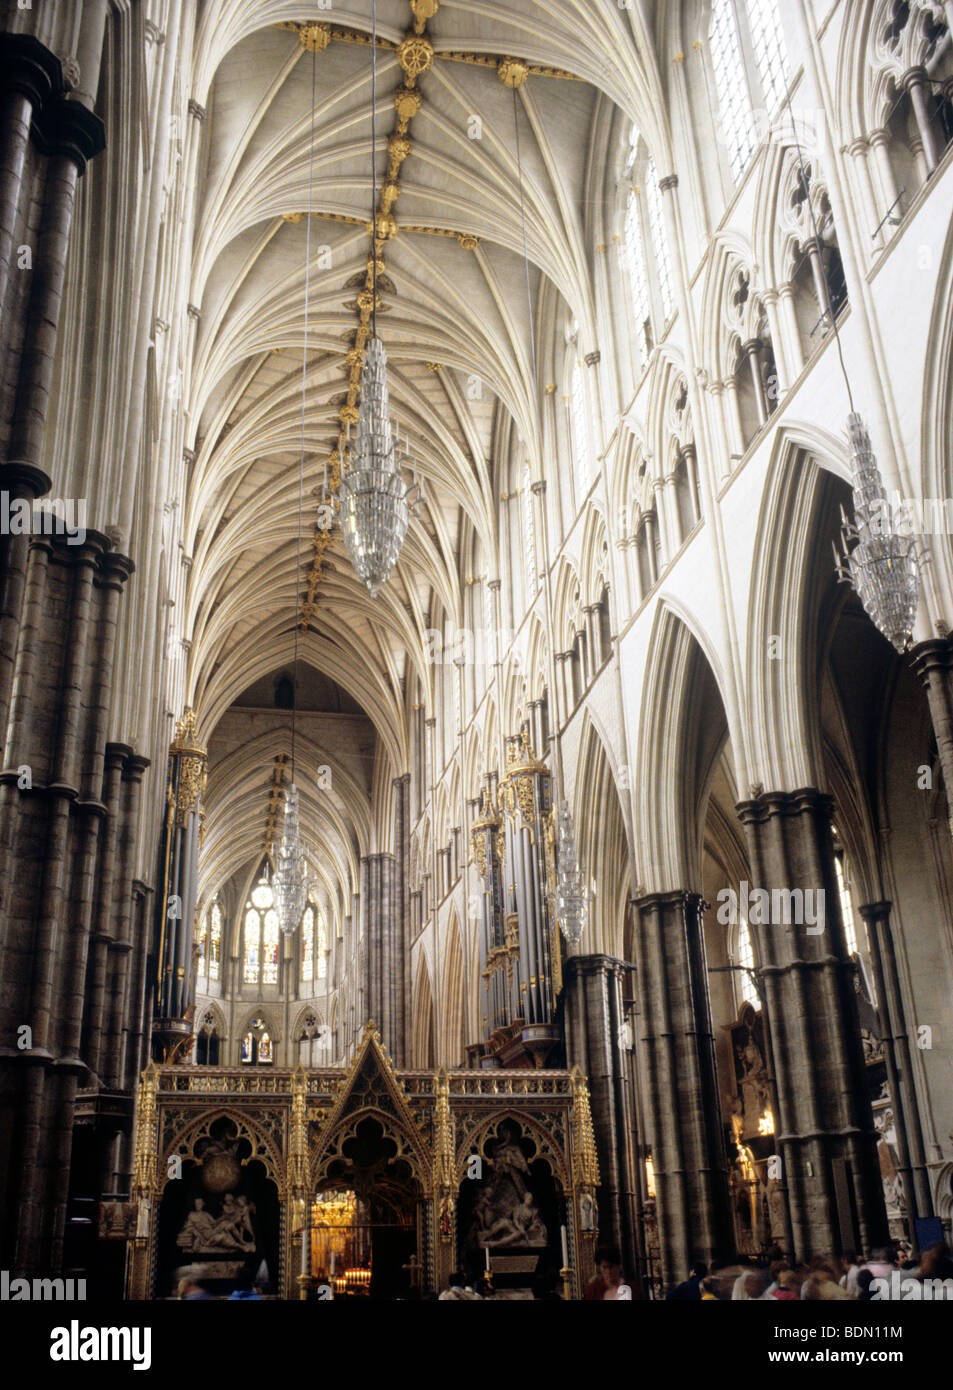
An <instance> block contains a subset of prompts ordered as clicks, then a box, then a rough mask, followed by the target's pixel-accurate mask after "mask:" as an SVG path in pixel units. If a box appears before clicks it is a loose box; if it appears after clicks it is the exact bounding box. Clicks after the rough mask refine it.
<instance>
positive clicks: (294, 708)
mask: <svg viewBox="0 0 953 1390" xmlns="http://www.w3.org/2000/svg"><path fill="white" fill-rule="evenodd" d="M317 60H318V55H317V50H314V51H313V52H312V54H311V130H310V137H309V140H308V225H307V228H306V230H305V253H304V348H303V351H302V356H301V450H300V454H299V458H298V540H297V551H296V555H295V612H294V666H293V670H292V679H291V785H292V786H294V781H295V724H296V718H297V714H298V628H299V626H300V622H299V616H300V613H301V518H302V514H303V512H304V451H305V434H306V413H307V401H308V337H309V330H310V321H311V222H312V217H311V208H312V204H313V200H314V106H315V100H316V96H317V81H318V61H317ZM321 500H322V502H323V501H325V500H326V499H325V498H324V497H322V499H321Z"/></svg>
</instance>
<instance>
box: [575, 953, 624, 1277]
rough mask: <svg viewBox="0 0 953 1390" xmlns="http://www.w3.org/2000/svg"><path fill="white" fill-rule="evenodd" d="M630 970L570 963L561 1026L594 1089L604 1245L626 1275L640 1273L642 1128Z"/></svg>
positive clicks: (615, 963)
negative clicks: (629, 1016) (629, 1041)
mask: <svg viewBox="0 0 953 1390" xmlns="http://www.w3.org/2000/svg"><path fill="white" fill-rule="evenodd" d="M627 968H628V967H626V965H625V964H624V963H623V962H622V961H620V960H614V959H613V958H612V957H611V956H602V955H597V956H570V957H569V959H568V960H567V961H566V982H565V1006H564V1015H563V1018H564V1025H565V1030H566V1062H567V1065H568V1066H570V1067H573V1066H578V1067H579V1069H580V1070H581V1071H582V1072H583V1073H584V1075H585V1076H586V1077H587V1078H588V1081H589V1100H590V1106H591V1109H592V1125H593V1130H594V1132H595V1140H596V1151H597V1153H598V1157H599V1178H600V1186H599V1191H598V1194H597V1195H598V1199H599V1239H600V1241H602V1242H603V1243H613V1244H617V1245H618V1246H619V1249H620V1251H621V1253H622V1264H623V1268H624V1269H627V1270H636V1269H639V1268H640V1267H641V1260H640V1253H641V1252H640V1248H639V1246H640V1242H639V1237H638V1223H637V1220H636V1215H635V1204H636V1201H637V1197H638V1188H637V1158H636V1151H635V1138H636V1136H635V1128H636V1124H635V1116H634V1114H633V1113H632V1109H633V1107H632V1088H631V1078H630V1075H629V1054H628V1051H627V1050H626V1047H625V1044H624V1035H625V1023H626V1019H625V1008H624V1005H623V1001H622V980H623V974H624V972H625V970H626V969H627Z"/></svg>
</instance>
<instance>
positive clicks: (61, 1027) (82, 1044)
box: [0, 531, 147, 1271]
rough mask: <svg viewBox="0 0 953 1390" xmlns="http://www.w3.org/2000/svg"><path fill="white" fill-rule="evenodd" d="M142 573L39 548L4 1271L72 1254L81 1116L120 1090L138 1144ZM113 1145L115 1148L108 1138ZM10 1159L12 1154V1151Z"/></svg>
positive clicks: (24, 655) (21, 789)
mask: <svg viewBox="0 0 953 1390" xmlns="http://www.w3.org/2000/svg"><path fill="white" fill-rule="evenodd" d="M131 569H132V566H131V564H130V562H129V561H128V560H127V559H126V558H125V557H124V556H121V555H116V554H115V553H113V551H112V550H111V547H110V543H109V541H108V539H107V538H106V537H105V536H101V535H99V534H97V533H96V532H93V531H88V532H87V533H86V536H85V538H84V540H83V543H82V544H78V545H75V546H71V545H70V543H69V538H66V537H62V536H49V537H34V538H33V539H32V541H31V544H30V550H29V556H28V567H27V585H26V590H25V594H24V602H23V608H22V611H21V614H20V624H19V640H18V643H17V648H16V656H15V663H14V669H15V682H14V688H13V698H12V700H11V704H10V714H9V719H8V723H7V730H6V744H5V750H4V757H3V767H2V770H0V854H2V859H3V863H4V865H5V872H4V874H3V875H2V879H0V991H2V992H0V1028H2V1032H0V1055H2V1057H3V1060H4V1065H3V1069H2V1079H0V1108H2V1111H3V1113H4V1117H5V1118H4V1123H3V1124H2V1125H0V1133H2V1134H3V1136H4V1137H3V1139H2V1140H0V1143H2V1144H4V1147H5V1152H3V1153H2V1156H0V1157H2V1162H0V1167H2V1169H3V1174H4V1181H5V1191H4V1207H5V1218H4V1220H3V1221H2V1222H0V1227H2V1234H0V1246H2V1254H0V1259H3V1260H5V1261H6V1267H7V1268H17V1269H19V1270H23V1271H30V1270H37V1269H39V1270H45V1271H49V1270H50V1269H51V1268H56V1267H57V1266H58V1264H59V1261H60V1258H61V1254H62V1239H63V1228H64V1221H65V1210H66V1197H67V1191H68V1183H69V1165H70V1147H71V1132H72V1124H73V1117H74V1105H75V1103H76V1102H77V1098H78V1096H79V1094H80V1091H81V1092H82V1097H83V1098H84V1105H85V1107H86V1110H87V1114H89V1113H90V1112H91V1113H92V1118H93V1119H94V1120H96V1119H98V1118H99V1109H98V1107H97V1103H96V1100H95V1098H96V1097H97V1096H99V1095H101V1094H102V1093H103V1092H104V1091H107V1090H109V1091H117V1092H120V1093H121V1094H119V1095H117V1096H115V1097H114V1098H113V1100H112V1101H111V1102H110V1105H109V1106H108V1110H109V1116H110V1118H109V1120H108V1121H107V1122H106V1125H105V1130H104V1134H105V1133H108V1135H109V1136H111V1135H112V1134H113V1133H114V1132H115V1127H116V1124H117V1123H119V1124H120V1125H124V1126H125V1128H126V1131H127V1132H128V1126H129V1123H130V1122H131V1114H132V1091H131V1085H132V1080H133V1079H134V1078H135V1076H136V1075H137V1074H138V1069H139V1067H140V1066H141V1065H142V1061H143V1058H142V1028H141V1025H137V1020H139V1019H140V1017H141V1006H142V992H143V986H144V981H143V980H142V978H141V976H140V975H138V974H137V971H136V969H135V968H131V966H130V959H129V957H130V952H132V951H133V950H134V949H135V948H136V947H139V948H140V949H141V948H142V945H143V942H142V939H141V931H142V919H141V917H140V916H139V915H138V914H136V912H135V909H134V903H133V874H134V867H133V859H132V855H133V850H134V844H135V830H136V822H137V817H138V810H139V805H138V797H139V781H140V778H141V775H142V771H143V769H144V768H145V767H146V766H147V763H146V760H145V759H142V758H138V757H136V755H135V754H134V753H133V751H132V750H131V749H129V748H125V747H123V746H121V745H117V744H112V743H109V742H107V739H106V724H107V718H108V713H109V703H108V701H109V692H110V688H111V684H112V673H113V660H114V651H115V638H116V619H117V609H118V602H119V595H120V591H121V589H122V586H123V584H124V583H125V581H126V578H127V577H128V575H129V573H130V572H131ZM110 1142H111V1137H110ZM7 1146H8V1147H7Z"/></svg>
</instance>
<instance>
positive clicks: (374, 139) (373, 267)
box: [371, 0, 377, 338]
mask: <svg viewBox="0 0 953 1390" xmlns="http://www.w3.org/2000/svg"><path fill="white" fill-rule="evenodd" d="M371 198H372V200H373V201H372V203H371V333H372V335H373V337H375V338H376V337H377V0H371Z"/></svg>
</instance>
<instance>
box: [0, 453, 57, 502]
mask: <svg viewBox="0 0 953 1390" xmlns="http://www.w3.org/2000/svg"><path fill="white" fill-rule="evenodd" d="M52 486H53V479H52V478H51V477H49V475H48V474H46V473H44V472H43V469H42V468H37V466H36V464H34V463H28V462H27V460H26V459H8V460H7V462H6V463H4V464H0V491H3V492H7V493H9V494H10V496H11V497H16V498H28V499H29V500H30V501H35V499H36V498H37V497H42V496H43V494H44V493H47V492H49V490H50V488H51V487H52Z"/></svg>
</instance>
